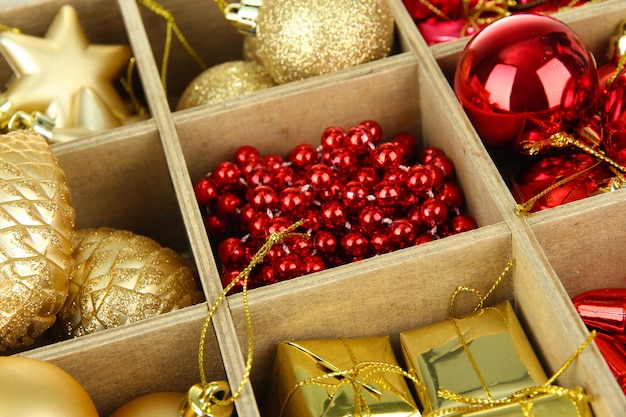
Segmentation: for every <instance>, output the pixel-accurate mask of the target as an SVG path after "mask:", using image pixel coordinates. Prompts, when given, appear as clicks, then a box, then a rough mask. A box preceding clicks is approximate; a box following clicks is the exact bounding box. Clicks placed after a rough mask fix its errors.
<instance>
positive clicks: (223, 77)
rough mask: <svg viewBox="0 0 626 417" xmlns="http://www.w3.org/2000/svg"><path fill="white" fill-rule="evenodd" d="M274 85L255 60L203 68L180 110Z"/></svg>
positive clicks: (230, 62)
mask: <svg viewBox="0 0 626 417" xmlns="http://www.w3.org/2000/svg"><path fill="white" fill-rule="evenodd" d="M275 85H276V83H275V82H274V80H272V77H270V76H269V74H268V73H267V71H265V68H263V66H261V65H260V64H258V63H256V62H251V61H250V62H248V61H229V62H224V63H222V64H219V65H216V66H214V67H211V68H209V69H207V70H205V71H203V72H202V73H201V74H200V75H198V76H197V77H196V78H195V79H194V80H193V81H192V82H191V83H190V84H189V85H188V86H187V88H186V89H185V91H184V92H183V94H182V96H181V98H180V101H179V102H178V108H177V110H184V109H188V108H190V107H195V106H202V105H206V104H217V103H220V102H222V101H225V100H228V99H231V98H234V97H239V96H243V95H245V94H249V93H252V92H254V91H259V90H263V89H266V88H269V87H273V86H275Z"/></svg>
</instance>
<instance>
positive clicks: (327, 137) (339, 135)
mask: <svg viewBox="0 0 626 417" xmlns="http://www.w3.org/2000/svg"><path fill="white" fill-rule="evenodd" d="M344 136H345V132H344V130H343V129H342V128H340V127H339V126H331V127H327V128H326V129H324V132H323V133H322V140H321V145H322V148H323V149H329V150H330V149H334V148H338V147H340V146H343V145H344Z"/></svg>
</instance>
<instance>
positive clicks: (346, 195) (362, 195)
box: [341, 181, 368, 210]
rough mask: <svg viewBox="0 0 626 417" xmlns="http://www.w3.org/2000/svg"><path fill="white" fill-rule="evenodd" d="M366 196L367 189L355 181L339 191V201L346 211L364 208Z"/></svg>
mask: <svg viewBox="0 0 626 417" xmlns="http://www.w3.org/2000/svg"><path fill="white" fill-rule="evenodd" d="M367 195H368V190H367V188H366V187H365V186H364V185H363V184H362V183H360V182H356V181H350V182H349V183H347V184H346V185H345V186H344V187H343V189H342V190H341V200H342V202H343V204H345V206H346V207H347V208H348V210H359V209H360V208H362V207H363V206H365V204H366V203H367Z"/></svg>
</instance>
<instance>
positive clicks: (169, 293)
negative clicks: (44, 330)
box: [58, 228, 202, 337]
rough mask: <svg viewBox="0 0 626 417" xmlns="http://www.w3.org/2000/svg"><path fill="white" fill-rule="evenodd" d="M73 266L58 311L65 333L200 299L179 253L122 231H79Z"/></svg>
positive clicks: (140, 316) (73, 334)
mask: <svg viewBox="0 0 626 417" xmlns="http://www.w3.org/2000/svg"><path fill="white" fill-rule="evenodd" d="M73 255H74V259H75V260H76V268H75V269H74V271H73V272H72V275H71V277H70V284H69V294H68V297H67V300H66V302H65V305H64V306H63V308H62V309H61V311H60V312H59V314H58V320H59V323H58V324H59V326H60V327H62V332H63V333H64V334H65V335H66V336H70V337H76V336H82V335H85V334H90V333H95V332H98V331H100V330H104V329H108V328H112V327H117V326H121V325H124V324H127V323H132V322H136V321H139V320H142V319H145V318H148V317H153V316H156V315H159V314H163V313H166V312H169V311H173V310H177V309H180V308H183V307H187V306H190V305H193V304H196V303H199V302H200V301H202V294H201V292H200V291H199V290H198V286H197V284H196V281H195V278H194V275H193V273H192V272H191V270H190V269H189V268H188V267H187V266H186V265H185V263H184V261H183V259H182V257H181V256H180V255H178V254H177V253H176V252H175V251H173V250H172V249H170V248H165V247H162V246H161V245H159V244H158V243H157V242H155V241H154V240H152V239H150V238H148V237H145V236H141V235H137V234H134V233H132V232H129V231H126V230H117V229H110V228H99V229H82V230H78V231H77V232H76V243H75V245H74V252H73Z"/></svg>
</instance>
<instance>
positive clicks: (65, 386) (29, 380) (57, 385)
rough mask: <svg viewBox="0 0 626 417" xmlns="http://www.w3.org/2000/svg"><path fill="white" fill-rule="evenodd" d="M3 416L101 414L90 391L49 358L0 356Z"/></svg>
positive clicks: (95, 416)
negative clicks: (48, 360)
mask: <svg viewBox="0 0 626 417" xmlns="http://www.w3.org/2000/svg"><path fill="white" fill-rule="evenodd" d="M0 416H14V417H19V416H42V417H44V416H45V417H98V411H97V410H96V406H95V405H94V403H93V401H92V399H91V398H90V397H89V394H87V391H85V389H84V388H83V387H82V385H80V384H79V383H78V381H76V379H74V377H72V376H71V375H70V374H68V373H67V372H65V371H64V370H62V369H61V368H59V367H57V366H56V365H53V364H51V363H48V362H44V361H41V360H38V359H31V358H23V357H19V356H6V357H0Z"/></svg>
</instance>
